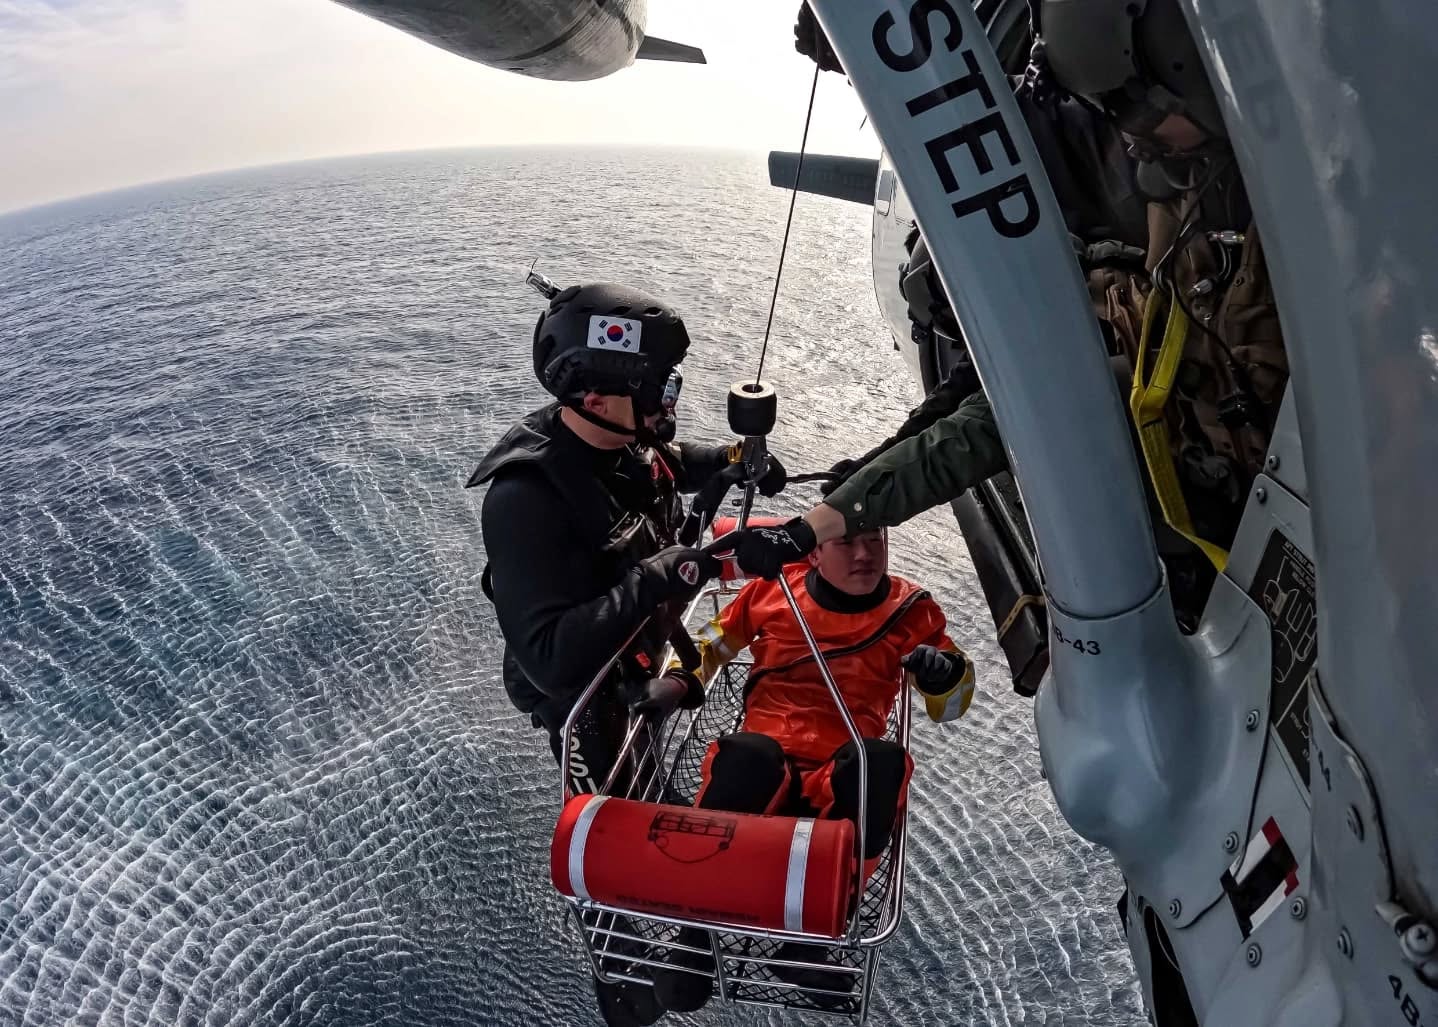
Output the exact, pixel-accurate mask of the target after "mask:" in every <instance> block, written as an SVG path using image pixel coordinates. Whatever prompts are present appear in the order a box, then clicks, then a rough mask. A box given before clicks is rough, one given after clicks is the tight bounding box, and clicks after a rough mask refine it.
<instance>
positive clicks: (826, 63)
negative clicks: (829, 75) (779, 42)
mask: <svg viewBox="0 0 1438 1027" xmlns="http://www.w3.org/2000/svg"><path fill="white" fill-rule="evenodd" d="M794 49H795V50H798V51H799V52H800V53H801V54H803V55H804V56H805V57H808V58H811V59H812V60H813V61H814V63H815V64H817V65H818V66H819V70H821V71H837V72H838V73H839V74H841V75H842V74H843V73H844V66H843V65H842V64H840V63H839V55H838V54H836V53H834V48H833V47H832V46H830V45H829V37H828V36H826V35H824V30H823V28H822V27H821V26H820V25H819V19H818V18H815V17H814V12H813V11H812V10H810V8H809V4H808V3H807V2H806V3H803V4H801V5H800V6H799V18H798V20H797V21H795V22H794Z"/></svg>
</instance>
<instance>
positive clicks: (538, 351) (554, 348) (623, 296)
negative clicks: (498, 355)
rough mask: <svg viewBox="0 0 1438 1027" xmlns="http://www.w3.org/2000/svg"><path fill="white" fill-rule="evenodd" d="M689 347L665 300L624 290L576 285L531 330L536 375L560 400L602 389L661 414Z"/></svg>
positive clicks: (554, 301) (556, 298)
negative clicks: (633, 399)
mask: <svg viewBox="0 0 1438 1027" xmlns="http://www.w3.org/2000/svg"><path fill="white" fill-rule="evenodd" d="M688 349H689V333H688V332H687V331H686V330H685V328H684V321H683V319H682V318H680V316H679V315H678V314H676V313H675V312H674V308H673V307H671V306H669V304H667V303H665V302H664V301H663V300H661V299H658V298H657V297H654V296H651V295H649V294H648V293H645V292H640V291H639V290H638V289H630V288H628V287H626V286H623V285H609V284H606V283H603V282H596V283H595V284H593V285H572V286H570V287H569V288H567V289H565V290H563V291H562V292H559V293H557V294H556V295H555V296H554V297H553V299H551V300H550V301H549V309H548V310H546V311H545V312H544V313H543V314H541V315H540V316H539V323H538V324H536V325H535V326H534V374H535V377H537V378H538V379H539V382H540V384H541V385H543V386H544V387H545V389H547V390H548V391H549V392H551V393H552V394H553V395H555V396H556V397H558V398H559V399H565V400H571V399H577V398H578V397H580V396H582V395H583V394H584V393H586V392H599V393H605V394H609V395H616V396H634V397H636V398H637V399H639V398H642V399H645V400H652V401H653V402H646V403H645V404H644V406H645V407H646V408H648V409H655V410H657V409H658V408H659V407H658V397H659V396H660V395H661V394H662V392H663V390H664V386H665V384H666V382H667V381H668V380H669V375H670V372H671V371H673V370H674V368H675V367H676V366H677V365H678V364H679V362H680V361H682V360H683V359H684V354H685V352H686V351H687V350H688Z"/></svg>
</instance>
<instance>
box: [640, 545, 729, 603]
mask: <svg viewBox="0 0 1438 1027" xmlns="http://www.w3.org/2000/svg"><path fill="white" fill-rule="evenodd" d="M644 567H645V568H646V570H648V571H651V572H654V573H655V575H656V576H659V575H662V578H661V579H660V584H659V590H660V594H661V597H662V598H663V599H678V600H680V601H682V602H688V601H689V600H690V599H693V598H694V597H695V596H696V595H698V594H699V590H700V589H701V588H703V587H704V586H705V584H706V583H708V582H709V580H710V579H711V578H716V577H718V576H719V572H720V571H721V570H723V568H722V567H721V566H720V564H719V561H718V560H716V559H714V557H712V556H710V555H709V554H707V553H705V552H703V551H702V550H699V549H690V548H689V547H688V546H670V547H669V548H668V549H665V550H663V551H662V552H659V553H656V554H654V555H653V556H651V557H650V558H649V559H647V560H645V561H644Z"/></svg>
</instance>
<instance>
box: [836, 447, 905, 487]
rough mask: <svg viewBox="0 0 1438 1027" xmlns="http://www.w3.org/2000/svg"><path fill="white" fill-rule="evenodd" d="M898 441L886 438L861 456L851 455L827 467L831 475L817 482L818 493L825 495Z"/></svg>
mask: <svg viewBox="0 0 1438 1027" xmlns="http://www.w3.org/2000/svg"><path fill="white" fill-rule="evenodd" d="M899 441H900V440H899V439H898V438H897V437H895V438H892V439H886V440H885V441H883V442H881V443H880V444H879V445H877V446H875V447H874V448H873V449H871V450H869V451H868V452H867V453H865V454H864V455H863V456H859V457H853V458H851V459H847V460H840V461H839V462H838V463H836V464H835V465H834V466H833V467H831V468H829V473H830V474H832V475H833V477H832V478H830V479H829V480H828V481H824V482H820V483H819V493H820V495H824V496H827V495H828V494H829V493H831V492H833V491H834V490H835V489H836V488H838V487H839V486H840V485H842V484H844V482H846V481H848V480H849V479H850V478H852V477H853V476H854V475H855V474H858V473H859V471H861V470H863V468H864V466H865V465H866V464H867V463H868V462H869V461H870V460H872V459H874V457H876V456H878V455H879V454H880V453H882V452H884V451H885V450H887V449H890V448H892V447H893V446H894V444H895V443H897V442H899Z"/></svg>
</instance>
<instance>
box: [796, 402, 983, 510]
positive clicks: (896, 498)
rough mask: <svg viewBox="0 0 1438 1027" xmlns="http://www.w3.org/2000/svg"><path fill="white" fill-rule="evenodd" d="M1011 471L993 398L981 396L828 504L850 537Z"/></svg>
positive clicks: (862, 473)
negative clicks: (994, 411)
mask: <svg viewBox="0 0 1438 1027" xmlns="http://www.w3.org/2000/svg"><path fill="white" fill-rule="evenodd" d="M1007 468H1008V454H1007V453H1005V452H1004V444H1003V441H1002V440H1001V439H1000V438H999V429H998V425H996V424H995V423H994V414H993V411H992V410H991V409H990V408H989V400H988V397H987V396H985V395H984V394H983V393H982V392H976V393H974V394H973V395H971V396H969V397H968V398H967V399H965V400H964V401H963V402H962V403H961V404H959V408H958V409H957V410H955V411H954V412H953V413H952V414H949V415H948V416H947V417H944V418H942V419H940V420H938V421H935V422H934V423H933V424H931V425H929V427H927V428H925V429H924V430H923V431H922V432H920V433H919V434H918V435H915V436H914V437H913V438H910V439H905V440H904V441H903V442H900V443H899V444H898V445H897V446H894V447H892V448H891V449H889V450H888V451H886V452H884V453H882V454H880V455H879V456H877V457H875V458H874V459H873V460H872V461H871V462H870V463H868V464H866V465H865V466H864V467H862V468H861V469H860V470H858V471H856V472H855V473H854V475H853V477H851V478H850V479H849V480H848V481H846V482H844V484H842V485H840V486H839V487H838V488H836V489H835V490H834V491H833V492H831V493H830V494H829V496H828V498H827V499H825V500H824V502H825V503H826V504H827V505H829V506H832V507H833V508H834V509H835V510H838V511H839V512H840V513H841V514H843V515H844V524H845V527H846V529H847V531H848V532H849V533H850V534H853V533H855V532H859V531H872V530H873V529H875V528H886V527H892V526H893V525H896V524H902V523H904V521H907V520H908V519H909V518H910V517H913V516H915V515H916V514H920V513H923V512H924V511H925V510H928V509H930V508H931V507H935V506H938V505H939V504H941V503H948V502H951V501H953V500H955V499H958V498H959V496H961V495H963V494H964V492H966V491H967V490H968V489H970V488H972V487H973V486H974V485H977V484H978V483H979V482H981V481H983V480H984V479H985V478H988V477H990V476H992V475H994V474H997V473H998V472H999V471H1002V470H1006V469H1007Z"/></svg>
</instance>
